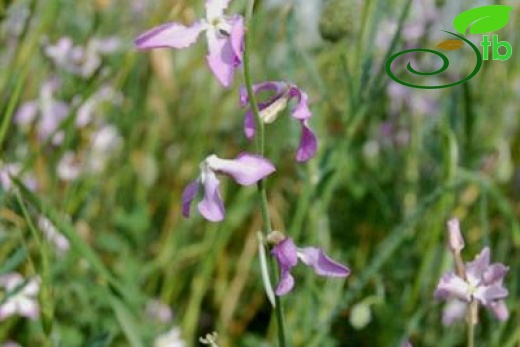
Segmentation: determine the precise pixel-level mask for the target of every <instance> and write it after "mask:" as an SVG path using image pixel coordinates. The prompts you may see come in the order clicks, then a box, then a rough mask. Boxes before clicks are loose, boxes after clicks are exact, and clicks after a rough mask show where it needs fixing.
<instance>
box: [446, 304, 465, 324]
mask: <svg viewBox="0 0 520 347" xmlns="http://www.w3.org/2000/svg"><path fill="white" fill-rule="evenodd" d="M467 307H468V304H467V303H465V302H464V301H460V300H449V301H448V302H447V303H446V305H445V306H444V310H443V311H442V324H444V325H452V324H453V323H454V322H456V321H458V320H460V319H462V318H464V316H465V315H466V310H467Z"/></svg>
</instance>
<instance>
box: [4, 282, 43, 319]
mask: <svg viewBox="0 0 520 347" xmlns="http://www.w3.org/2000/svg"><path fill="white" fill-rule="evenodd" d="M24 282H25V280H24V279H23V277H22V276H21V275H20V274H18V273H11V274H7V275H2V276H0V287H2V288H4V289H5V292H6V294H5V295H6V297H7V298H6V300H5V302H4V303H3V304H1V305H0V321H1V320H4V319H6V318H7V317H10V316H13V315H16V314H18V315H20V316H22V317H27V318H29V319H36V318H38V316H39V314H40V309H39V306H38V300H37V296H38V292H39V291H40V280H39V278H33V279H30V280H28V281H27V283H24ZM20 287H21V288H20Z"/></svg>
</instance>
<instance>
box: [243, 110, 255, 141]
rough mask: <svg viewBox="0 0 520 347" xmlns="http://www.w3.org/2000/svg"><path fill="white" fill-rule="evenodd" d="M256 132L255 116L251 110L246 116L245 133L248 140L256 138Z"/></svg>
mask: <svg viewBox="0 0 520 347" xmlns="http://www.w3.org/2000/svg"><path fill="white" fill-rule="evenodd" d="M255 131H256V124H255V116H254V115H253V111H251V110H249V111H247V112H246V115H245V116H244V133H245V134H246V137H247V138H248V139H252V138H253V137H254V136H255Z"/></svg>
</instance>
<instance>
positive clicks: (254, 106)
mask: <svg viewBox="0 0 520 347" xmlns="http://www.w3.org/2000/svg"><path fill="white" fill-rule="evenodd" d="M254 7H255V0H249V2H248V4H247V10H246V16H245V23H246V33H245V38H244V41H245V42H244V79H245V84H246V90H247V94H248V96H249V104H250V106H251V110H252V111H253V115H254V118H255V125H256V150H257V152H258V153H259V154H260V155H261V156H264V152H265V132H264V123H263V122H262V119H261V118H260V109H259V108H258V102H257V100H256V96H255V93H254V91H253V81H252V78H251V68H250V58H249V52H250V51H251V35H250V34H251V18H252V17H253V10H254ZM257 186H258V194H259V197H260V210H261V214H262V221H263V224H264V230H265V232H266V233H267V235H268V234H270V233H271V232H272V225H271V217H270V216H269V205H268V202H267V193H266V189H265V182H264V180H260V181H259V182H258V184H257ZM271 272H272V273H273V274H274V273H277V268H276V263H275V262H274V260H273V259H272V258H271ZM275 304H276V307H275V311H276V320H277V323H278V342H279V345H280V347H286V344H285V324H284V316H283V308H282V303H281V301H280V298H279V297H278V296H276V295H275Z"/></svg>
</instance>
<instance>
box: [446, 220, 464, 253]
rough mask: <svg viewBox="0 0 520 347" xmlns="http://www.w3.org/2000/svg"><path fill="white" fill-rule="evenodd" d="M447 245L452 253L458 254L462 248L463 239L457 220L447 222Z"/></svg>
mask: <svg viewBox="0 0 520 347" xmlns="http://www.w3.org/2000/svg"><path fill="white" fill-rule="evenodd" d="M448 236H449V238H448V240H449V242H448V245H449V247H450V249H451V250H452V251H453V252H457V253H459V252H460V251H461V250H462V249H463V248H464V239H463V238H462V233H461V232H460V225H459V220H458V219H457V218H452V219H450V220H449V221H448Z"/></svg>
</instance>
